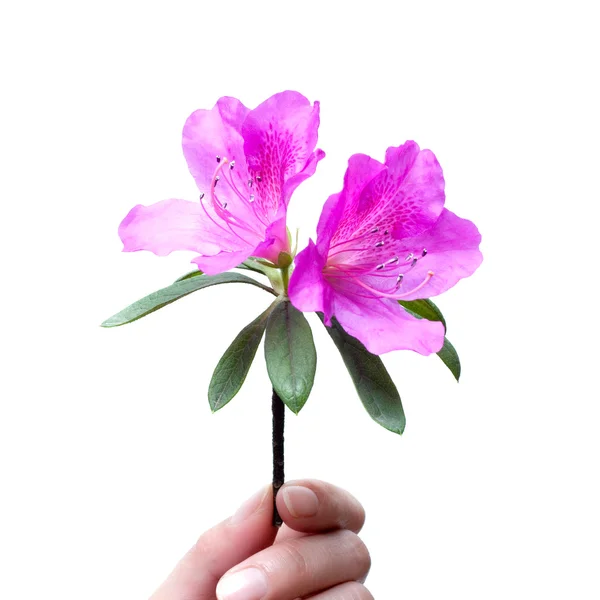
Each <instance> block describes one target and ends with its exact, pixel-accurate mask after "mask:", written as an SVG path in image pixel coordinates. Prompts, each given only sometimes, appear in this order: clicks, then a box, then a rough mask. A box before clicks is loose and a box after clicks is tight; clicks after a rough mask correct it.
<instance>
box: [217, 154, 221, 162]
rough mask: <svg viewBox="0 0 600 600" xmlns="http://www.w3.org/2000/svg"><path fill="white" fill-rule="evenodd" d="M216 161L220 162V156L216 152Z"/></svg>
mask: <svg viewBox="0 0 600 600" xmlns="http://www.w3.org/2000/svg"><path fill="white" fill-rule="evenodd" d="M217 162H218V163H220V162H221V157H220V156H219V155H218V154H217Z"/></svg>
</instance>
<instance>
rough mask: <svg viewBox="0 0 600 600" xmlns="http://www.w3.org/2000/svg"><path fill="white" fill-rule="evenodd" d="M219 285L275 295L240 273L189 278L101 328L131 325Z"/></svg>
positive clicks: (115, 316) (159, 291)
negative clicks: (236, 285)
mask: <svg viewBox="0 0 600 600" xmlns="http://www.w3.org/2000/svg"><path fill="white" fill-rule="evenodd" d="M221 283H248V284H250V285H255V286H256V287H259V288H261V289H263V290H266V291H267V292H269V293H271V294H273V295H275V292H273V290H272V289H271V288H270V287H267V286H266V285H263V284H262V283H259V282H258V281H256V280H254V279H252V278H250V277H247V276H246V275H242V274H241V273H221V274H220V275H203V276H202V277H191V278H189V279H184V280H182V281H176V282H175V283H173V284H172V285H170V286H169V287H166V288H163V289H162V290H158V291H157V292H154V293H152V294H150V295H148V296H146V297H145V298H142V299H141V300H138V301H137V302H134V303H133V304H131V305H130V306H128V307H127V308H125V309H123V310H122V311H120V312H118V313H117V314H116V315H113V316H112V317H110V318H108V319H106V321H104V323H102V327H118V326H120V325H125V324H126V323H131V322H132V321H136V320H137V319H141V318H142V317H145V316H146V315H149V314H150V313H152V312H154V311H155V310H158V309H159V308H162V307H163V306H166V305H167V304H171V302H175V300H179V298H183V297H184V296H187V295H188V294H191V293H192V292H196V291H197V290H201V289H203V288H206V287H210V286H213V285H219V284H221Z"/></svg>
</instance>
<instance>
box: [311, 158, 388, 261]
mask: <svg viewBox="0 0 600 600" xmlns="http://www.w3.org/2000/svg"><path fill="white" fill-rule="evenodd" d="M384 169H385V165H382V164H381V163H380V162H379V161H377V160H375V159H374V158H371V157H370V156H367V155H366V154H354V155H353V156H351V157H350V159H349V160H348V168H347V169H346V173H345V175H344V187H343V189H342V191H341V192H340V193H339V194H333V195H332V196H330V197H329V198H328V199H327V202H326V203H325V206H324V207H323V211H322V212H321V218H320V219H319V225H318V227H317V244H318V246H319V249H320V250H321V252H326V251H327V250H328V249H329V245H330V243H338V244H339V243H342V242H344V241H346V240H347V239H349V238H350V237H352V234H353V233H354V231H356V229H357V228H358V227H360V221H359V220H358V219H357V214H356V211H357V205H358V201H359V198H360V194H361V192H362V190H363V189H364V187H365V186H366V185H367V184H368V183H369V182H370V181H371V180H372V179H373V178H374V177H375V176H376V175H378V174H379V173H381V171H383V170H384Z"/></svg>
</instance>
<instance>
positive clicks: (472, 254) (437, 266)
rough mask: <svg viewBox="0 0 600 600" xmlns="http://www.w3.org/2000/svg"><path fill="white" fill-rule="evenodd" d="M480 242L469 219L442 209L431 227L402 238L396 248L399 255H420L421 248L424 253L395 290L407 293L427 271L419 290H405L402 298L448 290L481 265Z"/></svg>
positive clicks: (412, 298) (406, 298)
mask: <svg viewBox="0 0 600 600" xmlns="http://www.w3.org/2000/svg"><path fill="white" fill-rule="evenodd" d="M480 242H481V235H480V233H479V231H478V230H477V227H476V226H475V225H474V224H473V223H472V222H471V221H468V220H467V219H461V218H460V217H458V216H456V215H455V214H454V213H453V212H451V211H449V210H447V209H444V211H443V212H442V214H441V216H440V218H439V219H438V220H437V222H436V223H435V225H434V226H433V227H432V228H431V229H429V230H428V231H426V232H425V233H423V234H422V235H420V236H417V237H414V238H408V239H406V240H402V246H401V247H400V248H399V249H398V252H399V253H401V256H404V255H405V253H406V254H409V253H413V254H414V255H415V256H417V257H420V256H421V253H422V250H423V249H426V250H427V254H426V256H425V257H423V258H419V260H418V261H417V264H416V265H415V266H414V268H412V269H410V270H408V271H407V272H406V274H405V275H404V279H403V281H402V286H401V287H400V288H399V290H398V292H399V293H402V292H403V291H407V292H410V290H412V289H414V288H415V287H417V286H418V285H419V284H420V283H421V282H422V281H424V279H425V278H426V277H427V273H428V272H429V271H432V272H433V273H434V275H433V277H432V278H431V279H430V280H429V282H428V283H427V284H426V285H425V286H424V287H423V288H421V289H420V290H419V291H417V292H415V293H412V294H411V293H408V294H407V295H406V296H405V298H404V299H405V300H417V299H419V298H430V297H432V296H437V295H438V294H441V293H442V292H445V291H446V290H448V289H450V288H451V287H452V286H454V285H456V283H458V281H460V280H461V279H463V278H464V277H469V276H470V275H472V274H473V273H474V272H475V270H476V269H477V267H479V265H480V264H481V261H482V260H483V257H482V255H481V252H480V251H479V244H480Z"/></svg>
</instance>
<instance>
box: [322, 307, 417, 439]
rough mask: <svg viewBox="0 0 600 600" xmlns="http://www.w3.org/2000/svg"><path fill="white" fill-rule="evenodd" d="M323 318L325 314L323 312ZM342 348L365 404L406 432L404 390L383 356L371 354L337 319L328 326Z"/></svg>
mask: <svg viewBox="0 0 600 600" xmlns="http://www.w3.org/2000/svg"><path fill="white" fill-rule="evenodd" d="M319 317H320V318H321V320H323V316H322V315H319ZM326 329H327V333H329V335H330V336H331V339H332V340H333V341H334V343H335V345H336V346H337V349H338V350H339V352H340V354H341V356H342V358H343V360H344V363H345V365H346V368H347V369H348V373H350V377H351V378H352V381H353V383H354V387H355V388H356V391H357V392H358V396H359V398H360V399H361V401H362V403H363V405H364V407H365V408H366V409H367V412H368V413H369V415H370V416H371V418H372V419H373V420H374V421H376V422H377V423H379V424H380V425H381V426H382V427H385V428H386V429H389V430H390V431H393V432H394V433H398V434H402V432H403V431H404V427H405V425H406V417H405V416H404V409H403V408H402V401H401V400H400V394H399V393H398V390H397V388H396V386H395V385H394V382H393V381H392V378H391V377H390V375H389V373H388V372H387V369H386V368H385V365H384V364H383V362H382V360H381V359H380V358H379V356H376V355H375V354H371V353H370V352H369V351H368V350H367V349H366V348H365V347H364V346H363V344H362V343H361V342H360V341H359V340H357V339H356V338H355V337H352V336H351V335H349V334H348V333H346V331H344V329H343V328H342V326H341V325H340V324H339V323H338V322H337V321H336V320H335V319H333V321H332V324H331V327H326Z"/></svg>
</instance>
